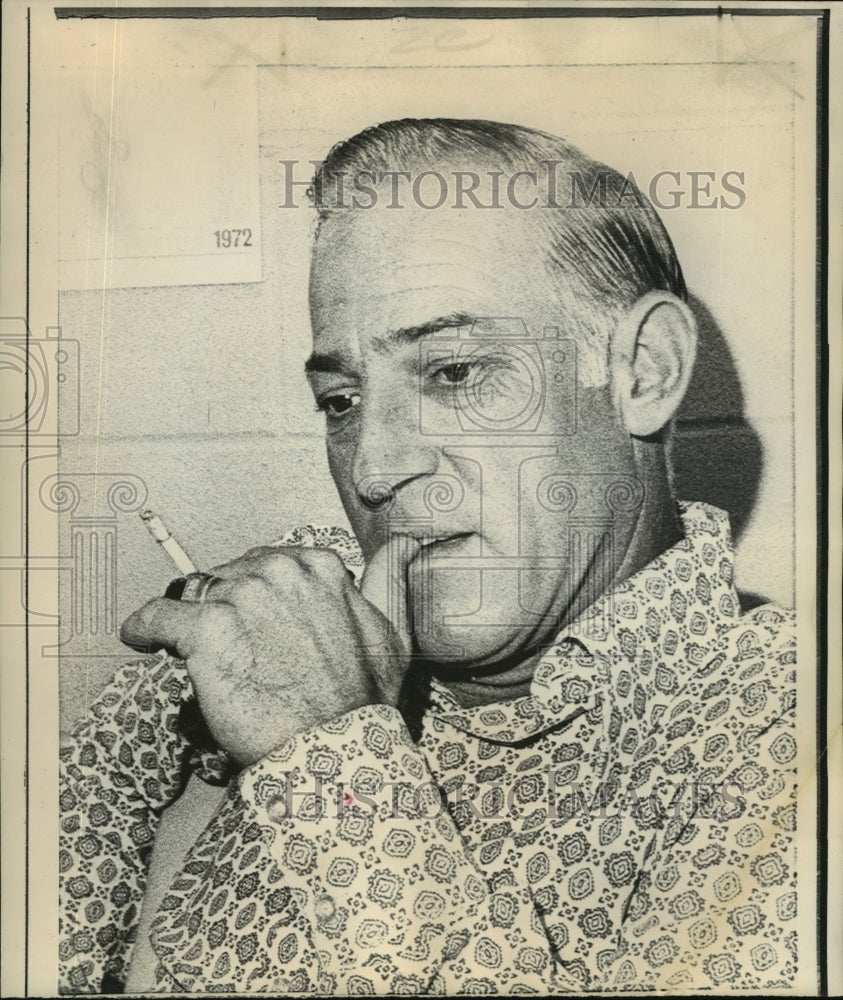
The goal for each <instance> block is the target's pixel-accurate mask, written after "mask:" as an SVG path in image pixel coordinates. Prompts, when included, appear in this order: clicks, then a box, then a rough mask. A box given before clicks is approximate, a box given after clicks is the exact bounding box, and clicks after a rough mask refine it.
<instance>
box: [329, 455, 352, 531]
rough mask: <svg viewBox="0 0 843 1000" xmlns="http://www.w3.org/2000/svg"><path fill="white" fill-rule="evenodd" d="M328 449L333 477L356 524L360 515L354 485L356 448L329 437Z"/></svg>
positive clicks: (350, 517)
mask: <svg viewBox="0 0 843 1000" xmlns="http://www.w3.org/2000/svg"><path fill="white" fill-rule="evenodd" d="M326 450H327V453H328V469H329V470H330V473H331V478H332V479H333V480H334V485H335V486H336V488H337V492H338V493H339V495H340V500H342V505H343V507H344V508H345V512H346V514H347V515H348V517H349V520H350V521H351V523H352V524H354V521H355V517H356V516H359V514H358V511H359V505H358V503H357V491H356V489H355V485H354V449H353V448H351V447H349V445H348V444H347V443H339V442H332V441H331V439H330V438H329V439H328V442H327V449H326Z"/></svg>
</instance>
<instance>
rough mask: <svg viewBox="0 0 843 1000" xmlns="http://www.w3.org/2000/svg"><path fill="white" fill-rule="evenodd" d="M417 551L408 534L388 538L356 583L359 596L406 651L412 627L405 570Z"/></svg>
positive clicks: (418, 546) (416, 544)
mask: <svg viewBox="0 0 843 1000" xmlns="http://www.w3.org/2000/svg"><path fill="white" fill-rule="evenodd" d="M420 551H421V545H420V543H419V542H418V540H417V539H415V538H413V537H412V536H411V535H402V534H394V535H390V536H389V538H388V539H387V540H386V542H385V544H384V545H382V546H381V548H380V549H378V551H377V552H376V553H375V554H374V556H372V558H371V559H370V560H369V562H368V563H367V564H366V570H365V572H364V573H363V579H362V580H361V581H360V593H361V594H362V595H363V597H365V598H366V600H367V601H369V603H370V604H374V606H375V607H376V608H377V609H378V611H380V612H381V614H382V615H383V616H384V617H385V618H387V619H388V620H389V622H390V623H391V624H392V626H393V628H394V629H395V631H396V632H397V633H398V636H399V638H400V639H401V641H402V643H403V644H404V646H405V648H407V649H409V647H410V637H411V635H412V627H413V623H412V616H411V614H410V609H409V607H408V603H409V602H408V594H407V567H408V566H409V565H410V563H411V561H412V560H413V559H414V558H415V556H416V555H417V554H418V553H419V552H420Z"/></svg>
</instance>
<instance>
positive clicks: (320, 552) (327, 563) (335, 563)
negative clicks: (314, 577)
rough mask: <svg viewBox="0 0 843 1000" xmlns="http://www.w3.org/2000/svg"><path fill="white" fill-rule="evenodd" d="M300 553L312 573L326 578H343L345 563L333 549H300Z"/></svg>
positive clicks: (344, 575) (345, 573) (345, 572)
mask: <svg viewBox="0 0 843 1000" xmlns="http://www.w3.org/2000/svg"><path fill="white" fill-rule="evenodd" d="M302 554H303V555H302V562H303V563H304V565H305V566H306V567H307V568H308V569H310V570H311V571H312V572H313V573H317V574H318V575H319V576H322V577H324V578H327V579H337V580H343V579H345V577H346V575H347V571H346V568H345V563H344V562H343V561H342V559H341V558H340V557H339V555H338V554H337V553H336V552H334V550H333V549H302Z"/></svg>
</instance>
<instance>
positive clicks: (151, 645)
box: [120, 597, 204, 659]
mask: <svg viewBox="0 0 843 1000" xmlns="http://www.w3.org/2000/svg"><path fill="white" fill-rule="evenodd" d="M203 608H204V605H202V604H190V603H188V604H184V603H182V602H181V601H170V600H168V599H167V598H166V597H155V598H153V599H152V600H151V601H147V603H146V604H144V606H143V607H142V608H139V609H138V610H137V611H136V612H135V613H134V614H132V615H129V617H128V618H127V619H126V620H125V621H124V622H123V624H122V626H121V627H120V639H121V641H122V642H125V643H126V645H127V646H132V647H134V648H135V649H144V650H149V649H160V648H161V647H162V646H163V647H165V648H166V649H172V650H175V651H176V653H177V654H178V655H179V656H180V657H182V658H183V659H184V658H187V657H188V656H190V654H191V652H192V651H193V648H194V646H195V639H196V634H197V629H198V627H199V622H200V619H201V617H202V610H203Z"/></svg>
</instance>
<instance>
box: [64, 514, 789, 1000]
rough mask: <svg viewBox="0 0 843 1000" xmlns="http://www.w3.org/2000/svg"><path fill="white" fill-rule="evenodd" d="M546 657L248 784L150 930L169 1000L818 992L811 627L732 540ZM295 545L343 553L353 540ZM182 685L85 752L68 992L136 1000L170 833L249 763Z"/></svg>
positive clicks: (100, 723) (358, 730) (317, 736)
mask: <svg viewBox="0 0 843 1000" xmlns="http://www.w3.org/2000/svg"><path fill="white" fill-rule="evenodd" d="M680 506H681V511H682V517H683V523H684V530H685V537H684V538H683V539H682V540H681V541H680V542H679V543H678V544H677V545H676V546H674V547H673V548H671V549H669V550H668V551H667V552H665V553H664V554H663V555H661V556H660V557H659V558H658V559H656V560H655V561H654V562H652V563H651V564H650V565H648V566H647V567H646V568H645V569H643V570H642V571H640V572H639V573H637V574H635V575H634V576H633V577H630V578H629V579H628V580H626V581H625V582H624V583H623V584H622V585H620V586H619V587H618V588H616V589H615V590H614V591H613V592H612V593H611V594H608V595H606V596H604V597H603V598H601V599H600V600H599V601H598V602H597V603H596V604H594V605H593V606H592V608H591V609H590V610H589V612H588V613H587V614H586V616H585V617H584V618H583V619H582V620H580V621H579V622H577V624H576V625H575V626H572V627H569V628H567V629H565V630H564V631H563V632H562V633H561V634H560V635H559V636H558V637H557V639H556V641H555V642H554V643H553V645H552V646H550V647H549V648H547V649H546V651H545V652H544V654H543V656H542V658H541V660H540V662H539V665H538V667H537V669H536V672H535V675H534V678H533V681H532V685H531V690H530V694H529V695H527V696H524V697H520V698H516V699H513V700H511V701H508V702H501V703H497V704H494V705H485V706H481V707H478V708H462V707H460V705H459V704H458V703H457V702H456V701H455V700H454V698H453V697H452V696H451V695H450V694H449V692H448V691H447V689H446V688H445V687H443V686H440V685H437V684H436V683H434V686H433V691H432V697H431V705H430V707H429V708H428V709H427V711H426V712H425V715H424V719H423V723H422V733H421V736H420V738H419V739H418V741H414V740H413V739H412V738H411V736H410V734H409V732H408V730H407V727H406V725H405V723H404V720H403V719H402V717H401V715H400V714H399V713H398V711H397V710H396V709H394V708H391V707H388V706H385V705H371V706H367V707H364V708H360V709H357V710H355V711H352V712H349V713H348V714H346V715H343V716H341V717H339V718H336V719H333V720H331V721H330V722H327V723H325V724H324V725H321V726H318V727H315V728H312V729H309V730H307V731H305V732H302V733H300V734H298V735H297V736H296V737H294V738H293V739H291V740H289V741H288V742H286V743H284V744H283V745H282V746H279V747H278V748H277V749H275V750H273V751H272V753H270V754H269V755H268V756H266V757H265V758H263V759H262V760H260V761H258V762H257V763H256V764H254V765H252V766H251V767H248V768H246V769H245V770H243V771H241V772H240V773H239V774H237V775H236V776H234V777H233V778H231V780H230V781H229V784H228V793H227V796H226V798H225V801H224V804H223V805H222V807H221V809H220V810H219V811H218V812H217V813H216V815H215V816H214V818H213V819H212V820H211V822H210V824H209V825H208V826H207V828H206V829H205V831H204V832H203V834H202V835H201V836H200V837H199V839H198V840H197V842H196V843H195V844H194V845H193V847H192V849H191V850H190V852H189V853H188V855H187V857H186V859H185V861H184V863H183V865H182V868H181V871H180V872H179V873H178V875H177V876H176V877H175V879H174V880H173V881H172V884H171V885H170V887H169V891H168V892H167V893H166V895H165V897H164V899H163V902H162V904H161V906H160V908H159V911H158V913H157V915H156V917H155V919H154V921H153V924H152V931H151V942H152V947H153V949H154V951H155V955H156V957H157V961H158V969H157V978H158V984H159V988H160V989H165V990H195V991H204V992H216V991H237V992H240V991H248V990H264V991H272V992H281V993H308V992H311V993H313V992H317V993H327V994H340V995H342V994H352V993H377V994H388V993H434V994H446V995H451V994H469V993H487V994H512V993H518V994H548V993H558V992H564V991H581V990H583V989H588V990H630V989H635V990H645V989H653V990H654V989H665V990H670V991H672V992H676V991H682V990H684V989H686V988H692V987H699V988H709V989H715V990H716V991H717V990H719V991H722V990H724V989H746V990H752V991H753V992H756V993H763V992H765V991H767V990H772V989H774V988H776V987H779V986H781V987H786V986H787V985H788V984H790V983H792V982H793V979H794V976H795V971H796V954H797V953H796V931H795V923H796V921H795V917H796V893H795V870H794V860H795V859H794V831H795V817H796V790H797V788H796V771H795V764H796V742H795V738H794V711H795V704H794V691H795V657H796V651H795V639H794V631H795V628H794V625H795V622H794V617H793V615H792V613H790V612H786V611H783V610H781V609H779V608H777V607H773V606H766V607H763V608H759V609H756V610H754V611H752V612H751V613H747V614H742V613H741V610H740V607H739V604H738V598H737V595H736V592H735V590H734V588H733V580H732V577H733V561H732V552H731V543H730V539H729V529H728V521H727V518H726V515H725V514H723V513H722V512H721V511H718V510H716V509H715V508H712V507H709V506H705V505H702V504H682V505H680ZM286 542H287V543H291V544H305V545H331V546H333V547H339V548H342V549H344V550H345V551H344V552H343V553H342V554H343V555H344V558H346V559H347V561H348V563H349V564H350V565H351V568H352V569H353V571H355V572H356V573H359V570H360V567H361V565H362V560H361V558H360V556H359V553H358V552H357V551H356V550H353V549H352V548H351V547H350V544H349V540H348V536H345V535H344V534H343V533H341V532H340V531H339V530H338V529H332V530H330V531H325V530H323V531H321V532H320V531H316V530H314V529H302V530H299V531H297V532H294V533H292V534H291V535H290V536H287V538H286ZM190 697H191V689H190V683H189V680H188V678H187V674H186V671H185V669H184V665H183V664H181V663H180V662H179V661H176V660H172V659H169V658H167V659H162V658H160V657H159V658H155V657H151V658H145V659H143V660H140V661H137V662H135V663H133V664H130V665H128V666H126V667H124V668H123V669H122V670H121V671H119V672H118V674H117V675H116V677H115V679H114V681H113V683H112V684H111V685H110V686H109V687H108V688H107V689H106V690H105V692H104V693H103V695H102V696H101V697H100V699H99V700H98V702H97V704H96V705H95V707H94V708H93V710H92V714H91V717H90V718H89V720H88V721H87V722H86V723H85V724H84V725H82V726H81V727H80V729H79V730H78V731H77V733H76V734H75V736H74V737H73V739H72V740H70V741H69V742H68V743H67V745H66V746H65V747H64V748H63V751H62V791H61V808H62V821H61V837H62V844H61V855H60V871H61V900H62V917H61V928H60V958H61V989H62V991H63V992H98V991H99V990H100V989H101V988H102V983H103V977H104V976H106V983H107V984H112V985H113V984H115V983H119V982H121V981H123V980H124V979H125V976H126V970H127V968H128V962H129V959H130V957H131V950H132V945H133V939H134V933H135V928H136V924H137V919H138V913H139V906H140V902H141V899H142V895H143V891H144V885H145V877H146V876H145V873H146V866H147V864H148V860H149V854H150V850H151V845H152V842H153V839H154V836H155V828H156V823H157V817H158V816H159V814H160V812H161V810H162V809H163V808H164V807H165V806H166V805H168V804H169V803H171V802H172V801H173V800H174V799H175V798H176V797H177V796H178V795H179V793H180V791H181V790H182V789H183V788H184V785H185V783H186V780H187V777H188V776H189V774H190V773H191V771H197V772H198V773H199V774H200V775H201V776H202V777H203V778H204V779H205V780H206V781H211V782H214V781H215V782H218V783H224V782H226V781H228V780H229V778H230V774H229V773H228V772H227V768H226V761H225V758H224V756H223V755H221V754H220V753H219V752H214V751H213V750H212V749H204V750H200V749H197V746H196V744H197V743H201V741H200V740H197V739H195V738H194V739H193V742H190V741H189V740H188V739H187V737H186V736H185V725H184V707H183V706H184V705H185V703H186V702H187V703H188V704H189V699H190Z"/></svg>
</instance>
